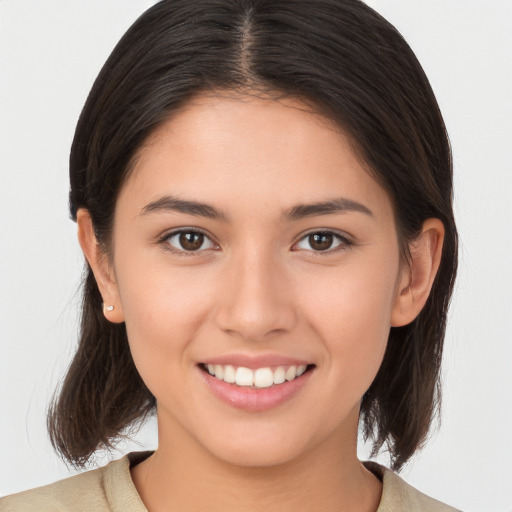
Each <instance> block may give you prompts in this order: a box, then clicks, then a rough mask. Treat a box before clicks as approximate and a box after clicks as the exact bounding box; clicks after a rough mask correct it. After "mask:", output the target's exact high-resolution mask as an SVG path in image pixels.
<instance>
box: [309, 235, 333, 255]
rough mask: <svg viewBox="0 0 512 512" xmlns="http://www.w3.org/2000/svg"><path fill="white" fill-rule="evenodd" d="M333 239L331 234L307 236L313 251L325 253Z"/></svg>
mask: <svg viewBox="0 0 512 512" xmlns="http://www.w3.org/2000/svg"><path fill="white" fill-rule="evenodd" d="M333 238H334V237H333V235H332V234H331V233H314V234H312V235H309V237H308V241H309V245H310V247H311V248H312V249H313V250H315V251H326V250H327V249H330V248H331V246H332V242H333Z"/></svg>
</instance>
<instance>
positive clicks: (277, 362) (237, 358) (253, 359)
mask: <svg viewBox="0 0 512 512" xmlns="http://www.w3.org/2000/svg"><path fill="white" fill-rule="evenodd" d="M201 363H203V364H205V365H208V364H213V365H216V364H219V365H223V366H225V365H231V366H234V367H237V368H239V367H244V368H249V369H251V370H257V369H258V368H267V367H277V366H294V365H295V366H301V365H305V366H307V365H309V364H312V363H311V361H307V360H305V359H300V358H296V357H290V356H285V355H282V354H261V355H248V354H226V355H222V356H216V357H209V358H207V359H204V360H203V361H201Z"/></svg>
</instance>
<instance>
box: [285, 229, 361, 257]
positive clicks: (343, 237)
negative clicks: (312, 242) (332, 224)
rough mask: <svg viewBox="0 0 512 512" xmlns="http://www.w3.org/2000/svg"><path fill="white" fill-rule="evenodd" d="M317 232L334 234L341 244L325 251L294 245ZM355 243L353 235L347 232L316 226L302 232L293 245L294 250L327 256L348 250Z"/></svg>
mask: <svg viewBox="0 0 512 512" xmlns="http://www.w3.org/2000/svg"><path fill="white" fill-rule="evenodd" d="M316 233H321V234H329V235H333V236H334V237H335V238H337V239H338V240H339V241H340V244H339V245H337V246H335V247H334V248H332V249H331V248H330V249H326V250H325V251H315V250H313V249H294V247H296V246H297V244H299V243H300V242H302V241H303V240H304V239H305V238H307V237H309V236H311V235H314V234H316ZM353 245H354V242H353V241H352V240H351V237H350V236H349V235H347V234H346V233H344V232H340V231H338V230H335V229H330V228H316V229H311V230H309V231H306V232H305V233H302V234H301V235H300V236H299V237H298V239H297V241H296V242H294V244H293V245H292V250H294V251H307V252H310V253H311V254H312V255H314V256H322V255H326V256H327V255H329V254H334V253H337V252H340V251H344V250H347V249H349V248H350V247H351V246H353Z"/></svg>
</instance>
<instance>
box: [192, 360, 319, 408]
mask: <svg viewBox="0 0 512 512" xmlns="http://www.w3.org/2000/svg"><path fill="white" fill-rule="evenodd" d="M198 370H199V371H200V372H201V376H202V378H203V380H204V381H205V382H206V384H207V385H208V387H209V388H210V390H211V391H212V392H213V394H214V395H215V396H217V397H218V398H220V399H221V400H222V401H223V402H225V403H227V404H228V405H231V406H232V407H235V408H236V409H245V410H246V411H252V412H259V411H267V410H269V409H273V408H274V407H277V406H279V405H281V404H284V403H285V402H287V401H288V400H290V399H291V398H293V397H294V396H295V395H296V394H297V393H298V392H299V391H300V390H301V389H302V387H303V386H304V385H305V384H306V383H307V382H308V380H309V377H310V376H311V373H313V372H312V370H308V371H307V372H306V373H303V374H302V375H301V376H300V377H297V378H295V379H294V380H291V381H286V382H283V383H282V384H274V385H273V386H271V387H269V388H259V389H258V388H250V387H243V386H237V385H236V384H229V383H228V382H224V381H223V380H220V379H217V378H216V377H213V376H212V375H210V374H209V373H206V372H205V371H204V370H202V369H200V368H199V369H198Z"/></svg>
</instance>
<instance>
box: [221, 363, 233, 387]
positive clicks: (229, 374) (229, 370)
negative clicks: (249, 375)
mask: <svg viewBox="0 0 512 512" xmlns="http://www.w3.org/2000/svg"><path fill="white" fill-rule="evenodd" d="M223 380H224V382H228V383H229V384H233V383H234V382H235V381H236V376H235V369H234V368H233V367H232V366H231V365H230V364H228V365H227V366H224V379H223Z"/></svg>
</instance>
